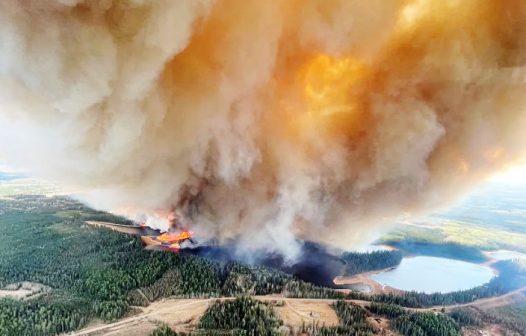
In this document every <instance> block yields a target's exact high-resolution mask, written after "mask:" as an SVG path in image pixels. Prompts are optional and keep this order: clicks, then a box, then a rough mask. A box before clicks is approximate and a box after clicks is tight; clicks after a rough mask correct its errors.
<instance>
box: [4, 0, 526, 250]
mask: <svg viewBox="0 0 526 336" xmlns="http://www.w3.org/2000/svg"><path fill="white" fill-rule="evenodd" d="M525 21H526V2H525V1H524V0H506V1H503V0H483V1H481V0H462V1H460V0H455V1H443V0H368V1H363V0H331V1H327V0H304V1H298V0H282V1H246V0H228V1H226V0H217V1H209V0H202V1H154V0H143V1H132V0H122V1H104V2H100V1H87V0H70V1H58V0H56V1H53V0H49V1H37V0H13V1H3V2H0V25H1V27H0V28H1V29H0V45H1V46H2V53H1V55H0V65H1V66H0V75H1V76H0V106H1V107H2V113H0V129H1V130H2V132H0V155H1V156H2V158H3V159H4V160H6V161H7V162H6V163H8V164H10V165H11V166H14V167H20V168H22V169H24V168H25V169H26V170H28V171H32V172H33V173H34V174H35V175H38V176H42V177H44V178H48V179H51V180H55V181H58V182H59V183H61V184H65V185H72V186H73V187H74V188H76V187H78V188H79V189H81V190H87V192H86V193H84V194H82V195H80V197H81V198H82V199H83V200H84V201H86V202H88V203H89V204H90V205H92V206H95V207H97V208H102V209H110V210H115V209H128V210H126V212H124V210H123V211H121V212H122V213H124V214H125V215H127V216H128V217H131V218H136V219H140V220H143V221H144V222H145V223H146V224H147V225H149V226H153V227H156V228H161V229H163V231H169V229H174V228H177V229H181V228H182V229H186V228H191V229H192V231H193V232H195V234H196V236H199V237H200V238H201V237H203V238H214V239H217V240H219V241H221V240H228V239H231V238H237V239H239V241H240V244H241V245H243V246H245V247H246V248H247V249H256V248H267V249H270V250H273V251H277V252H280V253H283V254H286V255H288V256H293V255H294V254H295V253H297V252H298V251H299V249H298V243H297V238H302V239H311V240H317V241H324V242H330V243H333V244H338V245H340V246H342V247H349V246H350V245H353V244H354V243H356V242H359V243H361V242H364V241H365V240H366V239H369V238H373V237H371V232H377V231H378V230H380V229H381V228H382V227H384V226H382V224H385V223H389V222H392V221H394V219H396V218H397V217H398V216H401V215H403V214H406V213H413V214H418V213H425V212H428V211H431V210H433V209H436V208H437V207H438V206H442V205H444V204H448V203H449V202H450V201H451V200H453V199H455V198H456V197H458V195H459V194H460V193H461V192H462V191H464V190H469V188H470V187H471V186H473V185H474V184H476V183H479V182H480V181H481V180H483V179H484V178H486V177H487V176H488V175H491V174H493V173H495V172H496V171H498V170H499V169H501V167H504V166H507V165H509V164H513V163H514V162H516V161H517V160H519V159H520V158H521V157H523V156H524V148H525V147H526V137H525V136H524V129H526V111H525V106H526V94H525V92H526V87H525V78H526V42H525V41H526V28H525V27H526V25H525V24H524V22H525ZM171 214H172V215H174V214H177V216H172V217H170V215H171ZM319 232H324V234H323V235H320V234H319ZM165 237H166V239H167V241H171V239H176V240H177V239H178V238H174V237H173V236H172V235H171V234H170V233H168V234H167V235H166V236H165ZM183 237H184V236H183Z"/></svg>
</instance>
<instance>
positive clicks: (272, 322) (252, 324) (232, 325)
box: [198, 296, 282, 336]
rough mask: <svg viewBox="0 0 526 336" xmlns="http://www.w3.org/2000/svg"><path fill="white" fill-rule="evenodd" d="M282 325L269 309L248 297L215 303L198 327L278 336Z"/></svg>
mask: <svg viewBox="0 0 526 336" xmlns="http://www.w3.org/2000/svg"><path fill="white" fill-rule="evenodd" d="M281 325H282V321H280V320H279V319H278V318H277V317H276V315H275V314H274V312H273V310H272V308H271V307H269V306H268V305H267V304H265V303H263V302H260V301H257V300H254V299H252V298H250V297H246V296H243V297H239V298H236V299H235V300H230V301H216V302H214V303H213V304H212V306H210V307H209V308H208V309H207V311H206V312H205V313H204V315H203V316H202V317H201V319H200V321H199V325H198V327H199V328H200V329H204V330H212V331H218V332H221V331H223V332H224V331H232V333H234V334H236V335H247V336H248V335H250V336H278V335H280V333H279V331H278V328H279V327H280V326H281Z"/></svg>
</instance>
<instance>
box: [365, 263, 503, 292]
mask: <svg viewBox="0 0 526 336" xmlns="http://www.w3.org/2000/svg"><path fill="white" fill-rule="evenodd" d="M493 276H495V274H494V272H493V270H492V269H491V268H489V267H486V266H482V265H477V264H473V263H469V262H465V261H459V260H453V259H446V258H436V257H424V256H418V257H412V258H404V259H402V262H401V263H400V265H399V266H398V267H396V268H394V269H391V270H388V271H384V272H381V273H378V274H374V275H372V276H371V278H372V279H373V280H375V281H376V282H378V283H380V284H381V285H384V286H390V287H393V288H397V289H402V290H405V291H417V292H425V293H435V292H441V293H447V292H453V291H457V290H464V289H469V288H473V287H476V286H479V285H482V284H484V283H486V282H488V281H489V280H491V278H492V277H493Z"/></svg>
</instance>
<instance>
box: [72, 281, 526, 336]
mask: <svg viewBox="0 0 526 336" xmlns="http://www.w3.org/2000/svg"><path fill="white" fill-rule="evenodd" d="M255 298H256V299H257V300H260V301H265V302H275V303H279V302H283V306H281V307H279V306H277V307H276V312H277V313H278V314H279V315H280V318H282V319H283V320H284V321H285V323H286V324H287V323H289V325H298V324H299V325H301V323H302V321H305V322H307V323H308V322H312V321H317V320H319V321H323V320H326V321H327V325H335V324H336V323H337V318H336V316H335V314H334V312H331V309H328V308H329V307H330V304H332V303H334V302H335V300H332V299H296V298H285V297H282V296H279V295H267V296H255ZM524 298H526V287H523V288H520V289H517V290H515V291H513V292H510V293H507V294H504V295H501V296H497V297H493V298H487V299H479V300H476V301H473V302H470V303H466V304H457V305H451V306H445V309H446V311H450V310H452V309H455V308H459V307H468V306H475V307H478V308H482V309H484V308H490V307H491V308H494V307H498V306H503V305H506V304H508V303H510V302H512V301H513V300H514V299H524ZM233 299H234V298H233V297H224V298H211V299H163V300H160V301H156V302H153V303H152V304H151V305H150V306H148V307H145V308H141V309H142V311H141V312H140V313H138V314H137V315H134V316H131V317H127V318H124V319H122V320H119V321H117V322H113V323H108V324H98V325H94V326H90V327H87V328H85V329H82V330H79V331H77V332H73V333H70V334H68V335H71V336H98V335H112V336H139V335H147V334H148V333H149V332H151V331H152V330H154V329H155V327H156V326H157V325H159V324H160V323H165V324H168V325H169V326H170V327H172V328H173V329H174V330H176V331H187V330H189V329H191V328H192V327H193V326H195V325H196V324H197V323H198V321H199V318H200V317H201V316H202V314H203V313H204V312H205V311H206V309H207V308H208V306H209V305H210V304H211V303H212V302H213V301H215V300H221V301H225V300H233ZM347 301H348V302H352V303H354V304H357V305H360V306H362V307H364V306H367V305H368V304H370V302H369V301H362V300H347ZM442 308H443V306H434V307H429V308H418V309H411V310H414V311H439V310H441V309H442Z"/></svg>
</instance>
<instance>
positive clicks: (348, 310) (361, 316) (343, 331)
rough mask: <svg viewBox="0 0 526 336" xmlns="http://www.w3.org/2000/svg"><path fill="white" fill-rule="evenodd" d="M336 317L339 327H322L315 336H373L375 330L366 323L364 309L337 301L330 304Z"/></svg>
mask: <svg viewBox="0 0 526 336" xmlns="http://www.w3.org/2000/svg"><path fill="white" fill-rule="evenodd" d="M332 307H333V309H334V310H335V311H336V314H337V315H338V319H339V322H340V325H339V326H337V327H322V328H321V329H320V330H319V332H317V333H315V335H320V336H344V335H354V336H365V335H374V334H376V333H377V330H376V329H375V328H374V327H373V326H372V325H371V324H370V323H369V322H368V321H367V317H368V313H367V311H366V310H365V309H363V308H362V307H360V306H357V305H354V304H352V303H348V302H345V301H343V300H338V301H336V302H335V303H334V304H332Z"/></svg>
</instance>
